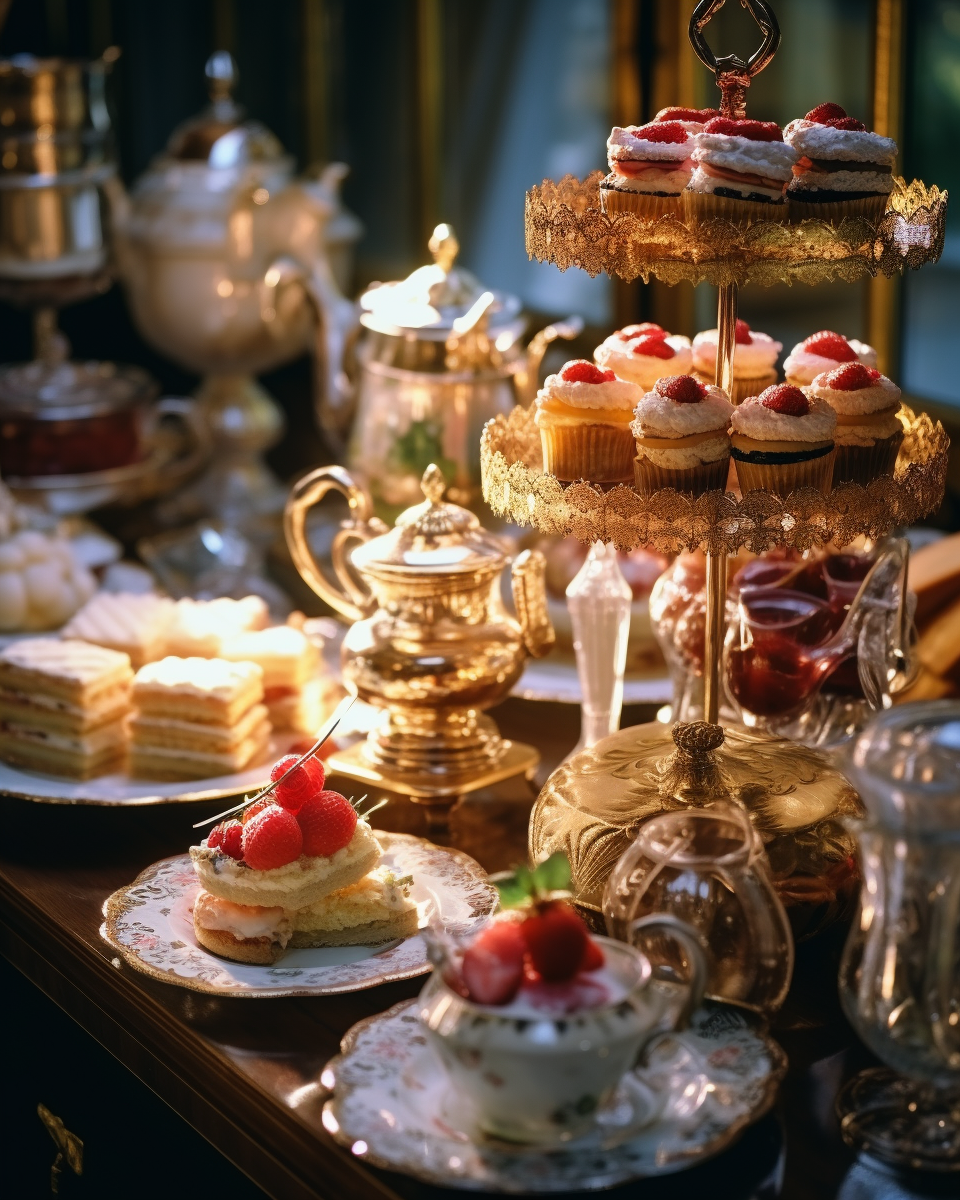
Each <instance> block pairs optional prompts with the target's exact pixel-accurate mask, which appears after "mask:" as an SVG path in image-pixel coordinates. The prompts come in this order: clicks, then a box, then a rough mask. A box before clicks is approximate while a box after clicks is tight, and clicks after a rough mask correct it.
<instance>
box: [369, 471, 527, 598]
mask: <svg viewBox="0 0 960 1200" xmlns="http://www.w3.org/2000/svg"><path fill="white" fill-rule="evenodd" d="M420 486H421V487H422V488H423V494H424V496H425V497H426V499H425V500H424V501H423V502H422V503H421V504H415V505H414V506H413V507H412V508H408V509H407V510H406V511H405V512H402V513H401V514H400V516H399V517H397V522H396V525H395V526H394V527H393V529H391V530H390V532H389V533H384V534H382V535H381V536H380V537H377V538H373V539H372V540H371V541H369V542H366V543H364V544H363V545H362V546H359V547H358V548H357V549H356V550H354V552H353V555H352V562H353V564H354V566H356V567H357V568H358V569H359V570H361V571H367V570H369V571H371V572H372V573H373V574H376V573H377V572H380V571H385V572H388V573H390V574H394V573H397V572H402V573H403V574H405V575H459V574H463V573H466V572H469V571H477V570H487V571H492V570H499V569H500V568H501V567H503V566H504V565H505V564H506V561H507V557H508V556H507V553H506V551H505V550H504V548H503V545H502V543H501V542H500V540H499V538H497V537H495V536H494V535H493V534H492V533H489V532H488V531H487V530H486V529H484V528H483V526H482V525H481V524H480V521H479V520H478V518H477V517H476V516H475V515H474V514H473V513H472V512H469V511H468V510H467V509H465V508H461V507H460V506H459V505H458V504H450V503H449V502H447V501H445V500H444V499H443V493H444V491H445V489H446V486H447V485H446V480H445V479H444V477H443V472H442V471H441V470H440V468H439V467H438V466H436V465H435V464H434V463H431V464H430V466H429V467H427V469H426V471H424V473H423V478H422V480H421V481H420Z"/></svg>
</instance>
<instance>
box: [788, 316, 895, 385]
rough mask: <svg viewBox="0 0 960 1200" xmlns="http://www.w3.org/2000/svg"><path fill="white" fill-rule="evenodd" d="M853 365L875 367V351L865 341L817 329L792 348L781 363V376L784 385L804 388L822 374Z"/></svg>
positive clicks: (828, 330)
mask: <svg viewBox="0 0 960 1200" xmlns="http://www.w3.org/2000/svg"><path fill="white" fill-rule="evenodd" d="M856 362H859V363H863V365H864V366H865V367H876V365H877V352H876V350H874V348H873V347H872V346H868V345H867V343H866V342H858V341H857V339H856V338H848V337H844V336H843V335H842V334H840V333H834V332H833V331H832V330H830V329H821V331H820V332H819V333H812V334H811V335H810V336H809V337H808V338H804V340H803V341H802V342H798V343H797V344H796V346H794V348H793V349H792V350H791V351H790V353H789V354H788V355H787V357H786V360H785V362H784V364H783V373H784V374H785V375H786V377H787V383H792V384H793V386H794V387H807V386H809V385H810V384H811V383H813V381H814V380H815V379H816V377H817V376H818V375H822V374H823V373H824V371H832V370H833V369H834V367H842V366H843V365H844V364H845V363H856Z"/></svg>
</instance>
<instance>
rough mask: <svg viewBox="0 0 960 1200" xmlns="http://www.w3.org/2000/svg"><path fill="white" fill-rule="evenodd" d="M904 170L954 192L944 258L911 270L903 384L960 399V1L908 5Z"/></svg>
mask: <svg viewBox="0 0 960 1200" xmlns="http://www.w3.org/2000/svg"><path fill="white" fill-rule="evenodd" d="M906 108H907V111H906V120H905V123H904V127H905V129H906V135H905V138H904V143H905V146H904V149H905V153H904V155H903V160H904V174H905V175H906V178H907V179H911V178H913V177H918V178H920V179H923V180H925V181H926V182H927V183H928V184H929V183H936V184H938V185H939V186H940V187H942V188H948V189H949V191H950V192H951V202H950V204H949V206H948V207H947V239H946V245H945V247H944V251H943V257H942V258H941V260H940V262H939V263H937V264H936V265H934V266H929V267H924V268H923V270H922V271H910V272H908V273H907V276H906V277H905V280H904V287H903V328H902V337H903V343H902V347H903V348H902V354H903V358H902V362H903V369H902V383H903V386H904V389H905V390H906V391H908V392H910V393H911V394H913V395H916V396H920V397H922V398H924V399H929V400H941V401H947V402H949V403H951V404H960V375H958V373H957V364H956V344H957V327H958V320H960V209H958V207H957V200H956V199H955V197H960V159H958V157H957V143H958V138H960V0H911V2H910V4H909V5H908V6H907V105H906Z"/></svg>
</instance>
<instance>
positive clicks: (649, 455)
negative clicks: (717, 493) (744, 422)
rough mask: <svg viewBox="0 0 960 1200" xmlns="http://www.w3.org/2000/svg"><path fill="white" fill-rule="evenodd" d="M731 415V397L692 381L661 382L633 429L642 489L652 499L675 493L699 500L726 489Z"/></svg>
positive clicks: (684, 378)
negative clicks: (705, 494)
mask: <svg viewBox="0 0 960 1200" xmlns="http://www.w3.org/2000/svg"><path fill="white" fill-rule="evenodd" d="M732 412H733V405H732V404H731V403H730V401H729V400H728V399H727V394H726V392H724V391H723V390H722V389H721V388H718V387H713V386H712V385H711V384H705V383H701V382H700V380H699V379H694V377H693V376H692V375H668V376H665V377H664V378H663V379H658V380H657V382H656V385H655V386H654V388H653V391H651V392H648V393H647V394H646V395H645V396H644V397H643V399H642V400H641V401H640V403H639V404H638V405H637V413H636V420H635V421H634V422H633V425H632V426H631V428H632V430H633V433H634V436H635V437H636V443H637V457H636V460H635V462H634V479H635V481H636V485H637V488H638V489H639V490H640V491H641V492H644V493H647V494H649V493H650V492H656V491H659V490H660V488H668V487H672V488H676V489H677V491H680V492H692V493H693V494H694V495H695V496H696V495H700V493H701V492H709V491H711V490H713V489H714V488H720V489H723V488H724V487H726V483H727V470H728V468H729V465H730V438H729V435H728V434H727V426H728V425H729V423H730V417H731V414H732Z"/></svg>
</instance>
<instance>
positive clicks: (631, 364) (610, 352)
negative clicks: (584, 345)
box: [593, 325, 693, 391]
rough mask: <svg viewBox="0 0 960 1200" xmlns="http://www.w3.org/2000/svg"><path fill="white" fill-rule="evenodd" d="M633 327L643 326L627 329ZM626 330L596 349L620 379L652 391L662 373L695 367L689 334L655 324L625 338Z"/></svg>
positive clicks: (681, 372) (599, 358)
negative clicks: (670, 330) (683, 334)
mask: <svg viewBox="0 0 960 1200" xmlns="http://www.w3.org/2000/svg"><path fill="white" fill-rule="evenodd" d="M634 328H641V327H639V326H632V325H628V326H627V330H630V329H634ZM627 330H618V332H617V333H613V334H611V335H610V337H608V338H607V339H606V340H605V341H604V342H602V343H601V344H600V345H599V346H598V347H597V348H596V350H594V352H593V357H594V358H595V359H596V361H597V364H598V365H599V366H601V367H605V368H606V369H607V370H610V371H613V372H614V374H615V375H616V376H617V378H618V379H627V380H629V381H630V383H635V384H636V385H637V386H638V387H642V388H643V389H644V390H645V391H649V390H650V388H652V387H653V385H654V384H655V383H656V382H657V380H658V379H659V378H660V376H661V375H689V373H690V371H691V370H692V369H693V355H692V352H691V350H690V339H689V338H687V337H683V336H682V335H681V334H678V333H667V331H666V330H665V329H661V328H660V327H659V326H655V327H654V328H651V329H647V330H644V332H642V333H640V334H638V335H637V336H636V337H630V338H627V339H626V340H623V338H622V337H621V334H622V333H626V332H627Z"/></svg>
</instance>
